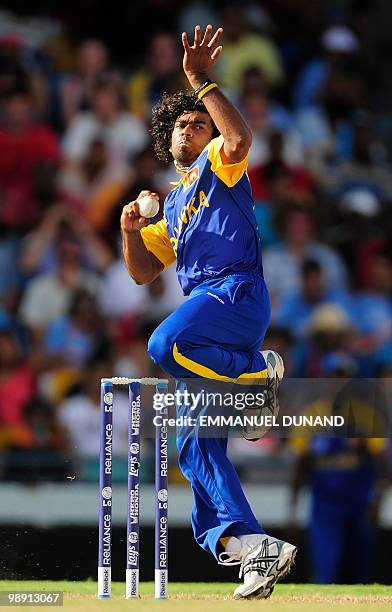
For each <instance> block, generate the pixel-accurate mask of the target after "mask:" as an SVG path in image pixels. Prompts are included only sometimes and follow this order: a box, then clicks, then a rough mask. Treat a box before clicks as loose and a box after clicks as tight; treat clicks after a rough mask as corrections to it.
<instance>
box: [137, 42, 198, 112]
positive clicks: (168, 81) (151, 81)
mask: <svg viewBox="0 0 392 612" xmlns="http://www.w3.org/2000/svg"><path fill="white" fill-rule="evenodd" d="M184 87H186V83H185V82H184V74H183V71H182V70H181V55H180V50H179V46H178V40H177V38H176V37H175V36H173V35H172V34H170V33H169V32H160V33H158V34H155V36H153V37H152V38H151V41H150V44H149V49H148V52H147V57H146V61H145V64H144V66H143V67H142V68H140V69H139V70H138V71H137V72H136V74H134V75H133V76H132V78H131V79H130V81H129V83H128V88H127V89H128V98H129V110H130V111H131V113H133V114H134V115H135V116H137V117H140V119H142V120H143V121H149V120H150V115H151V108H152V107H153V106H155V104H157V102H158V101H159V99H160V98H161V96H162V94H163V93H165V92H166V93H168V94H172V93H174V92H176V91H178V90H179V89H184Z"/></svg>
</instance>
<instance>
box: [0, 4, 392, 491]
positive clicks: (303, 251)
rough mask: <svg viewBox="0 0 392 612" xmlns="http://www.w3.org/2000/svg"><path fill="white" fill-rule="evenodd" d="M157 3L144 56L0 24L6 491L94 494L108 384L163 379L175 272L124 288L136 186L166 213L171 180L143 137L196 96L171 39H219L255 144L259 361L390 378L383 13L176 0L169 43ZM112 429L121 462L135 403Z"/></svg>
mask: <svg viewBox="0 0 392 612" xmlns="http://www.w3.org/2000/svg"><path fill="white" fill-rule="evenodd" d="M131 4H133V3H131ZM136 4H138V3H135V6H136ZM147 4H148V5H150V4H151V7H150V8H151V24H150V26H151V27H150V31H148V30H145V36H144V43H145V46H144V48H142V50H141V49H140V46H139V45H137V44H136V42H135V43H134V44H135V47H134V48H133V46H132V45H133V42H132V37H130V38H129V40H128V41H127V45H128V51H129V53H128V55H127V58H125V59H124V58H122V59H121V58H120V57H118V53H117V57H113V56H112V46H113V48H118V46H117V45H116V40H115V39H116V33H115V32H111V34H109V37H108V38H107V39H106V40H104V39H103V38H100V37H94V36H88V35H83V36H79V37H77V36H74V33H73V32H72V20H70V19H68V21H67V19H66V18H64V19H62V18H61V17H59V18H58V17H56V18H55V17H53V16H52V17H49V16H43V15H42V14H40V15H39V16H37V15H34V16H26V15H24V16H20V15H16V14H14V13H12V12H10V11H5V10H3V11H1V13H0V21H1V28H0V120H1V127H0V453H1V461H0V477H2V478H4V479H8V480H13V479H17V480H42V479H65V478H66V477H67V476H69V475H72V474H74V473H78V474H79V476H80V477H82V478H87V479H89V478H91V479H94V478H96V461H97V456H98V444H99V436H98V408H99V405H98V401H99V400H98V396H99V386H98V379H99V378H100V377H101V376H114V375H116V376H131V377H132V376H149V375H154V374H158V372H157V371H156V369H154V368H155V367H154V365H153V364H152V362H151V361H150V360H149V358H148V356H147V353H146V343H147V339H148V337H149V335H150V334H151V332H152V331H153V329H154V328H155V327H156V325H157V324H158V323H159V322H160V321H161V320H162V319H163V318H164V317H165V316H167V314H169V313H170V312H171V311H172V310H173V309H174V308H176V307H177V306H178V305H179V304H181V302H182V300H183V299H184V298H183V297H182V295H181V293H180V289H179V287H178V285H177V281H176V277H175V270H173V269H169V270H168V271H167V272H165V273H164V274H163V275H162V276H161V277H160V278H158V279H157V280H156V281H155V282H153V283H152V284H151V285H149V286H136V285H135V284H134V283H133V282H132V281H131V280H130V279H129V277H128V274H127V271H126V269H125V266H124V264H123V261H122V255H121V242H120V235H119V218H120V213H121V209H122V206H123V205H124V204H126V203H127V202H129V201H130V200H132V199H134V198H135V197H136V196H137V194H138V193H139V191H140V190H141V189H145V188H147V189H152V190H154V191H156V192H158V193H159V194H160V197H161V203H162V202H163V200H164V197H165V195H166V194H167V192H168V191H169V189H170V181H172V180H175V179H176V174H175V171H174V168H172V167H166V166H162V165H161V163H160V162H158V161H157V159H156V158H155V157H154V154H153V152H152V148H151V144H150V139H149V121H150V115H151V108H152V106H153V105H154V104H155V103H156V102H157V101H158V100H159V98H160V96H161V95H162V93H163V92H174V91H177V90H178V89H180V88H184V87H187V83H186V82H185V79H184V74H183V71H182V52H181V48H180V44H179V42H180V38H179V33H180V32H181V31H182V30H183V29H185V30H187V31H188V32H189V31H191V29H192V26H193V25H194V24H195V23H200V24H201V25H206V24H207V23H209V22H212V23H214V24H221V25H223V27H224V39H223V45H224V52H223V54H222V57H221V59H220V60H219V62H218V64H217V66H216V75H215V76H216V79H217V81H218V83H219V84H220V86H221V87H222V89H223V90H224V92H225V93H226V95H227V96H228V97H229V98H230V99H231V100H232V101H233V102H234V103H235V104H236V105H237V106H238V107H239V108H240V109H241V111H242V113H243V114H244V116H245V118H246V119H247V121H248V123H249V125H250V126H251V129H252V132H253V145H252V149H251V152H250V168H249V176H250V180H251V183H252V187H253V193H254V197H255V202H256V208H255V214H256V217H257V220H258V227H259V232H260V236H261V239H262V242H263V253H264V270H265V276H266V279H267V283H268V286H269V289H270V293H271V300H272V323H271V328H270V330H269V332H268V336H267V338H266V342H265V344H266V346H268V347H270V348H276V349H277V350H279V352H280V353H281V354H282V355H283V357H284V359H285V364H286V374H287V376H292V377H310V378H312V377H324V376H325V377H326V376H333V375H334V374H336V375H339V373H341V372H342V371H344V372H346V373H347V375H350V376H358V377H381V376H388V375H390V374H391V372H392V249H391V246H390V245H391V244H392V166H391V152H392V151H391V146H390V144H391V140H390V136H391V135H392V108H391V107H390V103H389V102H388V92H389V93H390V89H391V84H390V82H389V69H388V61H389V60H390V59H391V55H392V51H391V49H390V48H389V49H388V46H387V45H385V41H384V39H383V27H382V21H383V17H382V14H381V13H380V12H378V9H377V6H376V4H377V3H375V2H373V1H371V0H369V1H366V0H351V1H346V2H340V3H336V2H322V1H317V2H311V3H309V2H303V1H298V2H290V1H289V0H280V1H276V0H274V2H269V1H266V2H264V3H258V2H251V1H246V2H241V3H240V4H239V3H228V4H225V5H223V4H222V5H221V4H220V3H216V6H218V4H219V8H217V9H215V8H214V6H215V5H214V3H211V2H209V3H207V2H202V1H200V2H188V3H184V2H182V3H181V4H179V3H176V2H174V0H173V1H171V2H168V3H167V5H168V9H167V11H168V15H169V17H170V18H171V20H172V21H171V28H167V27H166V26H165V27H162V23H163V24H166V23H167V15H166V19H164V18H162V21H160V17H159V16H160V15H163V14H164V13H165V6H164V5H165V3H164V2H157V1H155V2H149V3H147ZM133 8H134V9H135V10H136V8H135V7H133ZM153 9H154V10H153ZM155 9H156V11H157V12H154V11H155ZM158 9H159V10H158ZM80 10H83V9H80ZM130 10H131V9H130ZM132 10H133V9H132ZM159 11H160V12H159ZM65 14H66V12H65ZM66 16H67V14H66ZM68 18H69V15H68ZM129 25H130V27H135V24H129ZM119 27H120V26H119ZM122 27H124V26H122ZM110 37H111V38H110ZM110 40H111V41H112V45H111V44H110ZM137 40H138V41H140V33H139V37H138V38H137ZM388 53H389V55H388ZM161 208H162V207H161ZM161 214H162V210H161V212H160V215H161ZM158 218H159V217H158ZM116 413H117V414H118V420H119V421H120V423H123V424H124V427H122V428H121V427H120V432H119V433H118V436H119V439H118V440H115V444H114V453H115V456H116V457H118V458H119V460H120V462H121V460H123V458H124V454H125V451H126V438H125V437H124V436H125V434H124V432H125V421H126V400H125V398H121V397H120V399H119V406H118V408H116ZM121 436H122V437H121ZM241 449H242V447H241V448H239V451H238V454H237V456H238V461H239V463H241V465H242V464H243V462H242V461H241V456H242V455H241V452H242V450H241ZM265 449H266V450H264V451H262V452H264V453H265V454H266V455H268V453H269V452H271V453H276V448H275V447H274V448H273V449H272V450H271V449H270V448H269V446H268V443H267V444H266V445H265ZM257 452H259V453H260V452H261V451H260V448H258V449H257ZM254 454H255V451H254V450H252V451H250V452H249V457H253V456H254ZM243 456H244V457H247V455H246V453H245V451H244V455H243ZM121 458H122V459H121ZM245 463H246V462H245ZM122 467H123V465H122V464H121V468H122ZM242 467H243V465H242ZM173 469H174V468H173ZM118 473H120V469H119V472H118ZM245 475H246V470H245ZM124 477H125V472H124ZM174 477H176V475H174Z"/></svg>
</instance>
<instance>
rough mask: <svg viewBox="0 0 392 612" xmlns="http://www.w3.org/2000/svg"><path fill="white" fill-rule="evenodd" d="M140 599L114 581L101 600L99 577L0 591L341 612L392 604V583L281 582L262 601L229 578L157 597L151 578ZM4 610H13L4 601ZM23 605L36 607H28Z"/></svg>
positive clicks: (91, 604)
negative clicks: (238, 597)
mask: <svg viewBox="0 0 392 612" xmlns="http://www.w3.org/2000/svg"><path fill="white" fill-rule="evenodd" d="M140 587H141V589H140V590H141V598H140V600H137V601H136V600H125V599H124V596H123V593H124V584H123V583H119V582H117V583H113V585H112V598H111V599H109V600H102V601H99V600H97V599H96V588H97V587H96V583H95V582H92V581H91V582H49V581H45V582H44V581H29V582H26V581H0V591H16V590H18V591H23V590H24V591H26V590H33V591H39V590H45V591H48V590H55V591H64V607H65V608H67V609H70V610H73V611H74V612H84V611H86V612H90V611H92V610H94V611H98V610H111V611H113V612H125V610H132V611H135V612H139V611H140V612H147V611H149V610H152V611H154V612H155V611H158V610H164V612H180V611H181V612H182V611H183V610H185V611H186V612H196V610H199V609H200V608H203V609H204V610H207V611H211V612H223V611H225V612H232V611H234V610H239V609H240V608H241V609H244V608H245V609H246V612H253V611H254V610H261V609H264V610H265V611H266V610H271V612H290V611H298V612H300V611H301V612H311V611H316V612H327V611H328V612H330V611H331V605H336V606H337V610H338V612H350V611H353V612H354V610H358V611H364V610H374V612H375V611H376V609H377V608H381V609H383V610H387V609H389V610H391V609H392V586H385V585H380V584H374V585H328V586H324V585H323V586H320V585H314V584H280V585H277V587H276V588H275V591H274V594H273V595H272V597H271V598H270V599H267V600H258V601H234V600H232V592H233V589H234V587H235V585H234V584H228V583H206V582H195V583H178V582H177V583H169V589H170V599H168V600H167V601H155V600H154V599H153V592H154V585H153V583H152V582H144V583H141V585H140ZM3 609H11V607H9V606H5V607H4V608H3ZM23 609H24V610H34V609H36V608H34V607H32V606H24V607H23Z"/></svg>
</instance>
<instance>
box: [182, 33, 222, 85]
mask: <svg viewBox="0 0 392 612" xmlns="http://www.w3.org/2000/svg"><path fill="white" fill-rule="evenodd" d="M222 33H223V28H218V29H217V31H216V32H215V34H213V28H212V25H208V26H207V27H206V29H205V32H204V36H203V38H202V35H201V30H200V26H199V25H197V26H196V27H195V35H194V41H193V45H190V44H189V41H188V37H187V35H186V33H185V32H183V33H182V44H183V46H184V59H183V62H182V65H183V68H184V72H185V75H186V77H187V79H188V81H189V83H190V85H191V86H192V87H193V88H194V89H196V88H197V87H200V85H202V84H203V83H204V82H205V81H206V79H208V78H210V76H211V72H212V69H213V67H214V65H215V63H216V61H217V59H218V57H219V56H220V54H221V52H222V45H218V42H219V39H220V37H221V36H222Z"/></svg>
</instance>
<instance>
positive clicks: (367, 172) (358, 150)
mask: <svg viewBox="0 0 392 612" xmlns="http://www.w3.org/2000/svg"><path fill="white" fill-rule="evenodd" d="M384 157H385V151H384V149H383V146H382V145H381V144H380V143H379V142H378V141H377V139H376V138H375V136H374V132H373V119H372V117H371V116H370V115H369V114H368V113H367V112H362V111H358V112H357V113H356V114H355V116H354V121H353V136H352V155H351V156H350V159H347V160H341V161H339V162H338V163H337V164H336V165H335V166H334V167H333V168H328V167H327V168H325V169H324V170H322V171H321V174H319V176H320V179H321V180H322V182H323V185H324V188H325V189H326V190H327V191H328V193H329V195H330V196H331V197H339V196H342V195H343V194H345V193H346V192H348V191H349V190H352V189H364V190H367V191H370V192H371V193H373V194H374V195H375V197H376V198H378V200H379V201H380V202H390V201H391V200H392V168H391V166H390V165H389V164H388V163H385V160H384Z"/></svg>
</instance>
